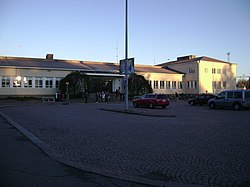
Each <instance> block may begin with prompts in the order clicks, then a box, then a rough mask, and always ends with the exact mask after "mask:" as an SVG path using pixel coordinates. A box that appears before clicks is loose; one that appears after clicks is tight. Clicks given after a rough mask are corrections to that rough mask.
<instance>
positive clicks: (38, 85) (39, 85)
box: [35, 78, 43, 88]
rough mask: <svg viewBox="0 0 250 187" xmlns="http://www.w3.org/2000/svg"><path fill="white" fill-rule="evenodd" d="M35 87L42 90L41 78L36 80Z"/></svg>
mask: <svg viewBox="0 0 250 187" xmlns="http://www.w3.org/2000/svg"><path fill="white" fill-rule="evenodd" d="M35 87H36V88H42V87H43V79H42V78H36V80H35Z"/></svg>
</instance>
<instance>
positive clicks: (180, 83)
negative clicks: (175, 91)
mask: <svg viewBox="0 0 250 187" xmlns="http://www.w3.org/2000/svg"><path fill="white" fill-rule="evenodd" d="M178 87H179V89H182V82H181V81H179V82H178Z"/></svg>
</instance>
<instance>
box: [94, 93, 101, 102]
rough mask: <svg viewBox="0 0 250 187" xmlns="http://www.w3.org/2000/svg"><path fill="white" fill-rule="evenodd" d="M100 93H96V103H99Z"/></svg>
mask: <svg viewBox="0 0 250 187" xmlns="http://www.w3.org/2000/svg"><path fill="white" fill-rule="evenodd" d="M99 95H100V93H99V92H96V94H95V102H96V103H98V101H99Z"/></svg>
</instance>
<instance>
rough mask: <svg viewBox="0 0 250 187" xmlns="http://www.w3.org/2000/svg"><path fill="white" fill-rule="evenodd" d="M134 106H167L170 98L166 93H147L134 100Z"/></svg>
mask: <svg viewBox="0 0 250 187" xmlns="http://www.w3.org/2000/svg"><path fill="white" fill-rule="evenodd" d="M133 105H134V107H139V106H145V107H149V108H154V107H155V106H161V107H162V108H166V107H167V106H168V105H169V99H168V98H167V95H166V94H145V95H143V96H141V97H139V98H137V99H134V100H133Z"/></svg>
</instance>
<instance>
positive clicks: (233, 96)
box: [208, 90, 250, 110]
mask: <svg viewBox="0 0 250 187" xmlns="http://www.w3.org/2000/svg"><path fill="white" fill-rule="evenodd" d="M208 105H209V107H210V108H212V109H213V108H217V107H219V108H234V109H235V110H240V109H241V108H246V109H248V108H250V90H227V91H223V92H221V93H219V94H218V96H216V97H215V98H213V99H210V100H209V101H208Z"/></svg>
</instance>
